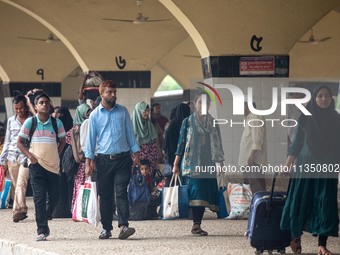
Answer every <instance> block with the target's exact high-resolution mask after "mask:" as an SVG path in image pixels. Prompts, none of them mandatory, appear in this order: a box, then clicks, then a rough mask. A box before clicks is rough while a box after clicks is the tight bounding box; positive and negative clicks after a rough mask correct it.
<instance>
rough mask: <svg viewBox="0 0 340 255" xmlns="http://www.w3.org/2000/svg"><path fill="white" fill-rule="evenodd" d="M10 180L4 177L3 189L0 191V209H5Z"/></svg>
mask: <svg viewBox="0 0 340 255" xmlns="http://www.w3.org/2000/svg"><path fill="white" fill-rule="evenodd" d="M11 183H12V182H11V180H8V179H6V180H5V185H4V188H3V190H2V191H1V192H0V209H6V208H7V206H8V200H9V196H10V192H11Z"/></svg>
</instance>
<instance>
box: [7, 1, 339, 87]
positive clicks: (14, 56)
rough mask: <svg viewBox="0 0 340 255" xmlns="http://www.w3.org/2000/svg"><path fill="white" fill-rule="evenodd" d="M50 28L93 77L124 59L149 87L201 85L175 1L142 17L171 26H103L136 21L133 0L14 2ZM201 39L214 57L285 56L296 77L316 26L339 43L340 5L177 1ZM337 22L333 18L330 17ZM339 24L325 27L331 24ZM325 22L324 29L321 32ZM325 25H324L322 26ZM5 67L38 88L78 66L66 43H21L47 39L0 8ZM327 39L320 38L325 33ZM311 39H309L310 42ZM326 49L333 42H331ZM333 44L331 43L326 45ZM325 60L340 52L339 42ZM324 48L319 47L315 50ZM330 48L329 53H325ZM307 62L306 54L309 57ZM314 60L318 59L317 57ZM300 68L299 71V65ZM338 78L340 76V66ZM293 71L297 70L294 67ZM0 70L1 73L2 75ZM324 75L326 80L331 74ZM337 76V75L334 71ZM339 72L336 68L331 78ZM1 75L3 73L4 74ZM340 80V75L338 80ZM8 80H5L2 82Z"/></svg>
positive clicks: (30, 22) (22, 17)
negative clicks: (256, 40) (147, 78)
mask: <svg viewBox="0 0 340 255" xmlns="http://www.w3.org/2000/svg"><path fill="white" fill-rule="evenodd" d="M12 2H14V3H16V4H18V5H20V6H22V7H23V8H26V9H28V10H30V11H32V12H33V13H35V14H36V15H38V16H39V17H41V18H42V19H44V20H46V22H48V24H51V25H52V26H53V27H54V28H55V29H56V30H57V31H59V32H60V33H61V34H62V35H63V36H64V37H65V38H67V40H68V41H69V43H70V44H71V45H72V46H73V47H74V49H75V50H76V51H77V53H78V54H79V55H80V56H81V58H82V59H83V60H84V63H85V65H86V66H87V67H88V69H90V70H113V71H115V70H119V69H118V67H117V65H116V64H115V57H116V56H122V57H123V58H124V59H126V61H127V64H126V68H125V69H124V70H153V72H159V73H158V74H156V73H155V74H152V86H153V87H155V86H157V85H158V84H159V82H160V80H161V79H162V77H163V76H164V75H165V74H166V73H169V74H170V75H172V76H173V77H174V78H175V79H176V80H177V81H179V82H180V83H181V84H182V85H184V86H185V87H189V84H190V81H191V79H194V78H198V77H201V76H202V74H201V68H200V59H199V58H186V57H183V55H197V56H199V51H198V49H197V48H196V44H195V43H194V42H193V41H192V39H191V38H190V35H189V34H188V33H187V31H186V30H185V29H184V28H183V26H182V25H181V24H180V22H179V21H177V20H176V18H175V16H176V14H175V13H174V15H173V14H171V13H170V11H169V10H168V9H167V8H166V6H165V5H164V2H165V3H166V2H170V0H162V1H161V2H162V3H160V1H157V0H144V1H143V4H142V13H143V14H144V15H145V16H149V17H150V19H172V20H171V21H167V22H155V23H148V24H141V25H134V24H132V23H121V22H112V21H104V20H102V19H103V18H117V19H134V18H135V17H136V16H137V12H138V8H137V6H136V1H135V0H72V1H68V0H58V1H53V0H30V1H26V0H14V1H12ZM172 2H173V3H174V4H175V5H176V6H177V7H178V8H179V9H180V10H181V12H183V14H184V15H186V17H187V18H188V19H189V20H190V21H191V23H192V25H193V26H194V27H195V28H196V29H197V31H198V32H199V34H200V35H201V36H202V38H203V41H204V43H205V44H206V47H207V48H208V50H209V52H210V54H211V55H222V54H228V55H235V54H261V55H262V54H288V53H290V51H291V50H292V51H291V52H292V53H291V55H292V58H293V56H294V58H296V59H297V60H298V61H297V62H294V61H295V60H294V59H292V58H291V60H292V63H294V64H292V66H293V67H294V71H293V70H292V68H291V72H292V73H294V74H295V75H297V76H305V75H304V74H303V73H301V72H300V73H299V72H298V71H296V72H295V69H298V68H299V66H300V63H301V62H304V61H306V59H307V60H308V59H309V57H308V56H310V55H309V54H311V53H313V52H314V53H315V51H313V52H309V49H308V47H309V46H310V45H297V44H296V42H297V41H298V40H299V39H300V38H305V37H308V30H309V29H310V28H311V27H313V26H314V25H316V24H318V25H317V26H316V27H315V34H317V33H318V36H320V37H322V36H326V35H327V36H332V40H333V39H334V38H335V39H336V38H338V37H339V34H340V31H339V30H338V29H336V28H337V27H339V25H340V24H339V15H340V14H339V13H338V12H334V11H333V12H332V13H330V12H331V10H332V9H334V8H335V7H336V6H338V5H339V4H340V0H279V1H272V0H253V1H248V0H209V1H208V0H185V1H183V0H173V1H172ZM332 16H333V17H332ZM328 18H329V19H330V20H334V21H335V22H336V24H334V25H331V26H330V25H327V24H329V21H327V19H328ZM324 19H325V24H326V25H322V22H323V20H324ZM319 22H320V25H319ZM0 31H1V34H0V66H1V67H2V69H3V71H4V72H5V73H6V74H7V75H8V77H9V79H10V80H11V81H38V80H39V78H40V76H38V75H37V74H36V70H37V68H44V69H45V80H46V81H62V80H63V79H64V78H65V77H66V76H67V74H68V73H70V72H71V71H72V70H74V69H75V68H76V67H77V66H78V65H79V63H77V61H76V60H75V58H74V56H73V55H72V53H71V52H70V50H69V49H68V48H67V47H65V46H64V45H63V43H61V42H58V43H50V44H47V43H44V42H39V41H28V40H23V39H19V38H17V37H18V36H26V37H38V38H44V37H47V35H48V33H49V31H48V29H47V28H46V27H45V26H44V25H42V24H40V23H39V22H37V21H36V20H35V19H33V18H32V17H30V16H29V15H27V14H26V13H24V12H23V11H21V10H18V9H16V8H14V7H12V6H10V5H8V4H7V3H4V1H3V0H0ZM321 32H322V33H321ZM306 33H307V34H306ZM253 35H257V36H261V37H263V42H262V47H263V49H262V51H261V52H259V53H255V52H253V51H251V49H250V47H249V42H250V38H251V37H252V36H253ZM327 43H328V41H327ZM329 43H330V41H329ZM323 45H325V46H322V45H321V44H320V47H323V50H324V53H322V52H321V53H319V54H320V55H322V54H332V55H334V52H336V50H337V51H338V52H339V47H340V46H338V45H339V43H336V40H334V41H333V42H332V43H331V45H332V47H334V49H332V48H330V47H327V46H326V42H325V43H324V44H323ZM317 46H318V47H319V45H317ZM328 46H329V45H328ZM305 54H308V56H306V55H305ZM312 55H313V56H315V54H312ZM295 63H296V65H295ZM335 64H336V65H337V70H340V64H339V63H337V62H336V63H335ZM294 65H295V66H294ZM0 69H1V68H0ZM323 69H324V70H326V71H325V72H326V73H325V74H324V75H327V67H325V68H323ZM332 70H333V69H332ZM332 72H336V68H334V71H332ZM0 75H1V72H0ZM338 76H340V75H338ZM1 78H2V79H3V76H2V77H1Z"/></svg>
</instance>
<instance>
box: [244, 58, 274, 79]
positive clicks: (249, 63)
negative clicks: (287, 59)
mask: <svg viewBox="0 0 340 255" xmlns="http://www.w3.org/2000/svg"><path fill="white" fill-rule="evenodd" d="M274 72H275V61H274V57H241V58H240V75H263V74H267V75H271V74H274Z"/></svg>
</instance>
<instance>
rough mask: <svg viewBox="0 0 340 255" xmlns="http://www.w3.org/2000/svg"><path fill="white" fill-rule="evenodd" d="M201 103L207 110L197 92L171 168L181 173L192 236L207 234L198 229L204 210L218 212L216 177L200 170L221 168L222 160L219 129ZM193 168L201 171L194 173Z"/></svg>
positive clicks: (206, 97) (182, 129)
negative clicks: (191, 215)
mask: <svg viewBox="0 0 340 255" xmlns="http://www.w3.org/2000/svg"><path fill="white" fill-rule="evenodd" d="M203 96H204V97H203ZM203 98H205V99H206V100H203ZM204 103H206V105H205V106H206V109H207V111H208V110H209V106H210V98H209V96H208V95H207V94H205V93H199V94H198V95H197V96H196V98H195V111H194V113H193V114H191V115H190V116H189V117H187V118H186V119H184V121H183V122H182V126H181V131H180V135H179V139H178V146H177V151H176V153H175V154H176V157H175V161H174V166H173V173H174V174H178V173H181V174H182V176H183V177H184V178H185V179H186V182H187V185H188V191H189V207H191V208H192V214H193V226H192V229H191V233H192V234H193V235H194V236H206V235H208V233H207V232H206V231H204V230H202V229H201V222H202V219H203V215H204V211H205V207H208V208H210V209H211V210H212V211H217V210H218V188H217V181H216V175H215V174H214V173H209V172H207V173H204V171H205V170H206V169H208V167H215V165H216V162H218V163H220V164H221V166H222V167H223V161H224V154H223V148H222V142H221V135H220V130H219V128H218V126H216V127H214V126H213V120H214V119H213V118H212V116H211V115H210V114H209V113H206V114H202V105H203V104H204ZM197 167H199V169H200V170H203V171H200V170H198V171H197Z"/></svg>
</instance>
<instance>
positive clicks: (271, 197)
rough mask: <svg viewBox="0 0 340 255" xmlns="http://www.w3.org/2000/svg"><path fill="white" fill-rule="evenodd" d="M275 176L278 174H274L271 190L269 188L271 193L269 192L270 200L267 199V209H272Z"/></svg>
mask: <svg viewBox="0 0 340 255" xmlns="http://www.w3.org/2000/svg"><path fill="white" fill-rule="evenodd" d="M277 175H278V173H276V172H274V174H273V180H272V188H271V191H270V199H269V204H268V207H269V208H271V207H272V202H273V196H274V188H275V182H276V176H277Z"/></svg>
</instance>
